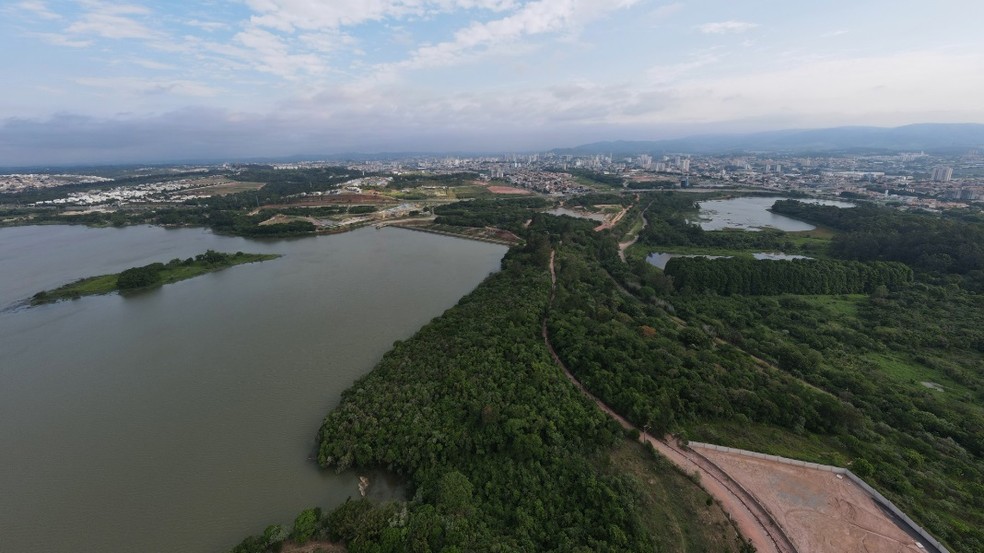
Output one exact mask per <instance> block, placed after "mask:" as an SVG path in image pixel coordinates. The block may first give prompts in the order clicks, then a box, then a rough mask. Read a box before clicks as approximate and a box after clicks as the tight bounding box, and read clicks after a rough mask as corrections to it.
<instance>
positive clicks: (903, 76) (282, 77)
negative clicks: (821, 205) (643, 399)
mask: <svg viewBox="0 0 984 553" xmlns="http://www.w3.org/2000/svg"><path fill="white" fill-rule="evenodd" d="M982 21H984V2H981V1H980V0H936V1H934V2H926V1H925V0H923V1H920V2H916V1H909V0H816V1H812V2H802V1H799V0H781V1H780V0H694V1H680V2H672V1H650V0H204V1H198V2H184V1H181V0H169V1H167V2H162V1H158V2H149V1H142V0H134V1H130V2H109V1H102V0H24V1H20V0H0V52H2V54H0V71H2V75H3V79H2V81H0V166H27V165H36V164H76V163H78V164H98V163H130V162H152V161H172V160H205V159H210V160H211V159H230V160H233V159H247V158H256V157H277V156H292V155H302V156H315V157H316V156H318V155H327V154H336V153H347V152H364V153H376V152H409V151H413V152H429V151H433V152H439V151H444V152H446V151H457V152H465V151H476V152H477V151H487V152H514V151H532V150H545V149H550V148H555V147H568V146H576V145H579V144H583V143H588V142H596V141H601V140H618V139H623V140H645V139H662V138H675V137H681V136H689V135H695V134H711V133H732V132H754V131H761V130H774V129H789V128H821V127H834V126H845V125H875V126H899V125H905V124H911V123H927V122H935V123H984V100H982V98H984V33H982V32H981V31H980V25H981V22H982Z"/></svg>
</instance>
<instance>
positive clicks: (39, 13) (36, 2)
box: [17, 0, 61, 20]
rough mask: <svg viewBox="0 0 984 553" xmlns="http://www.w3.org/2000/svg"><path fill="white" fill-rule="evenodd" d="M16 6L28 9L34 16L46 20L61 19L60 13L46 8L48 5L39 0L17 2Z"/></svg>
mask: <svg viewBox="0 0 984 553" xmlns="http://www.w3.org/2000/svg"><path fill="white" fill-rule="evenodd" d="M17 7H18V8H20V9H22V10H25V11H28V12H30V13H32V14H34V16H36V17H40V18H41V19H48V20H55V19H61V16H60V15H58V14H57V13H55V12H53V11H51V10H50V9H48V6H47V5H46V4H45V3H44V2H41V1H40V0H26V1H24V2H20V3H18V4H17Z"/></svg>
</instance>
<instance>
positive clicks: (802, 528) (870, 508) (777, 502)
mask: <svg viewBox="0 0 984 553" xmlns="http://www.w3.org/2000/svg"><path fill="white" fill-rule="evenodd" d="M694 451H695V452H697V453H699V454H700V455H701V456H703V457H705V458H706V459H708V460H709V461H711V462H712V463H714V464H715V465H717V466H718V467H720V468H721V470H723V471H724V472H726V473H727V474H728V476H730V477H731V478H732V479H734V480H735V481H736V482H737V483H738V484H739V485H740V486H741V487H742V488H744V489H746V490H748V492H749V493H750V494H751V495H753V496H754V497H755V498H756V500H758V502H759V503H761V504H762V505H763V506H764V507H765V508H766V509H768V511H769V512H770V514H771V515H772V517H773V518H774V519H775V520H776V522H778V523H779V525H780V526H781V527H782V529H783V531H784V532H785V534H786V535H787V536H788V537H789V539H790V540H791V541H792V542H793V544H794V545H795V547H796V550H797V551H802V552H807V551H811V552H813V551H816V552H830V553H834V552H837V553H855V552H856V553H903V552H905V553H908V552H912V553H917V552H925V551H933V549H930V548H927V547H926V546H923V547H920V545H917V543H918V539H917V538H916V537H914V536H912V535H910V534H909V533H908V531H907V530H906V529H904V525H903V524H902V523H901V521H899V520H898V519H897V518H896V517H895V516H894V515H892V514H891V513H890V512H888V511H887V510H886V509H885V508H883V507H882V506H881V505H879V504H878V503H877V502H876V501H875V499H874V498H873V497H872V496H871V495H870V494H869V493H868V492H867V491H865V490H863V489H862V488H861V487H860V486H858V485H857V484H856V483H855V482H853V481H852V480H851V479H850V478H848V477H847V476H845V475H841V474H836V473H834V472H829V471H824V470H819V469H815V468H808V467H798V466H794V465H790V464H787V463H782V462H778V461H772V460H767V459H758V458H754V457H750V456H747V455H742V454H739V453H731V452H723V451H714V450H710V449H705V448H695V449H694Z"/></svg>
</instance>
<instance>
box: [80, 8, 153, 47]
mask: <svg viewBox="0 0 984 553" xmlns="http://www.w3.org/2000/svg"><path fill="white" fill-rule="evenodd" d="M84 4H85V5H86V6H88V8H89V11H87V12H86V13H84V14H83V15H82V17H81V18H79V19H78V20H76V21H75V22H73V23H72V24H71V25H69V26H68V28H67V29H66V32H67V33H69V34H73V35H83V36H90V37H99V38H109V39H155V38H161V37H162V35H161V33H159V32H157V31H153V30H151V29H149V28H148V27H146V26H145V25H144V24H143V23H140V22H139V21H137V20H136V19H134V18H133V17H131V16H143V15H150V13H151V12H150V10H148V9H147V8H144V7H142V6H134V5H128V4H120V5H110V4H104V3H102V2H85V3H84Z"/></svg>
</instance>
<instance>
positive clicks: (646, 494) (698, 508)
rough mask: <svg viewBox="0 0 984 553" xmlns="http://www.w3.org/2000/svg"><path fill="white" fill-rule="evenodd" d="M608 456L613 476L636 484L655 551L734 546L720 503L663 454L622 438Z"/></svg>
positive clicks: (734, 535)
mask: <svg viewBox="0 0 984 553" xmlns="http://www.w3.org/2000/svg"><path fill="white" fill-rule="evenodd" d="M610 460H611V467H610V468H611V470H613V471H614V473H615V474H622V475H626V476H628V477H629V478H631V479H632V480H633V481H634V482H635V484H636V489H637V490H638V491H639V497H638V498H637V505H638V507H639V513H640V515H641V519H642V521H643V524H644V525H645V526H646V527H647V529H648V530H649V533H650V535H652V536H653V538H654V539H655V540H656V546H657V547H656V551H679V552H683V553H686V552H699V551H734V550H736V549H737V544H738V533H737V531H736V530H735V527H734V525H733V524H732V523H731V521H730V520H728V516H727V515H726V514H725V512H724V511H723V510H722V509H721V507H720V505H718V504H717V503H715V502H714V501H713V499H712V498H711V496H710V495H708V494H707V492H705V491H704V490H703V489H701V488H699V487H697V486H695V485H694V483H693V482H692V481H691V479H690V477H688V476H686V475H684V474H683V473H681V472H680V471H679V470H678V469H677V468H676V467H674V466H673V464H672V463H670V462H669V461H668V460H667V459H666V458H665V457H661V456H658V455H655V454H653V453H652V452H651V451H649V450H647V449H646V447H645V446H643V445H642V444H640V443H638V442H634V441H631V440H625V441H624V442H623V443H622V444H621V445H619V446H618V447H616V448H615V449H614V450H613V451H612V453H611V456H610Z"/></svg>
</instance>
